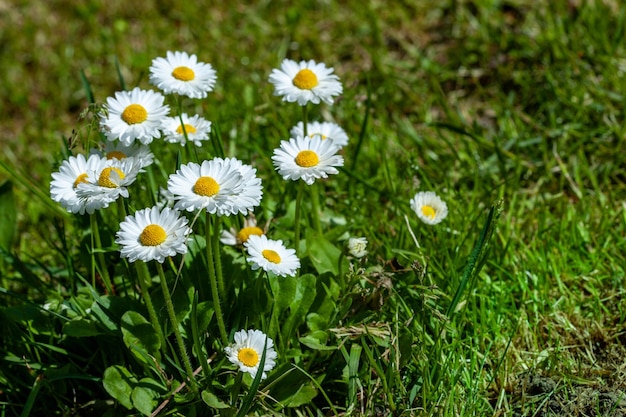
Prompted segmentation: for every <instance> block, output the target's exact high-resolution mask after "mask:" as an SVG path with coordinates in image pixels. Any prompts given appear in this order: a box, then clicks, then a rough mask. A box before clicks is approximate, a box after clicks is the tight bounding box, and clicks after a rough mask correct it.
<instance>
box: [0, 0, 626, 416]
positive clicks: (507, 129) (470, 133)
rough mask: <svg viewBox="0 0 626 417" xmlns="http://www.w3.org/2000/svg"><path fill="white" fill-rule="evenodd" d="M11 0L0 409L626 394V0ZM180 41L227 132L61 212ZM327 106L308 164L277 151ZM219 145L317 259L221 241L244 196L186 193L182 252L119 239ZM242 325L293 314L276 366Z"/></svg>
mask: <svg viewBox="0 0 626 417" xmlns="http://www.w3.org/2000/svg"><path fill="white" fill-rule="evenodd" d="M9 3H11V2H9ZM9 3H6V4H0V39H1V44H2V51H3V53H2V54H1V55H0V66H1V67H2V68H3V70H2V71H0V85H1V86H2V88H1V89H0V94H1V95H2V97H1V98H2V99H1V100H0V121H1V125H2V126H3V132H4V133H3V135H2V136H1V137H0V144H1V145H2V149H3V150H4V152H3V154H2V155H1V156H0V213H2V214H1V215H0V251H1V252H0V253H1V254H2V256H1V257H0V331H1V332H2V337H1V338H0V415H1V416H7V417H8V416H29V415H33V416H34V415H59V416H94V415H105V416H125V415H147V416H150V415H163V416H164V415H175V416H196V415H197V416H210V415H221V416H237V417H239V416H243V415H246V413H247V415H276V416H280V415H286V416H330V415H346V416H385V415H393V416H626V365H625V364H624V357H626V337H625V334H626V333H625V328H624V321H625V319H626V301H625V299H624V293H625V290H624V281H625V271H624V266H625V265H626V259H625V258H626V255H625V254H626V239H625V236H626V164H625V163H624V158H623V156H622V155H623V154H624V152H625V151H626V149H625V148H626V128H625V126H626V124H625V120H624V104H625V103H626V43H625V42H624V39H625V30H626V8H624V7H622V5H621V3H620V2H618V1H614V0H603V1H600V0H597V1H593V0H589V1H583V0H580V1H536V2H530V1H521V0H509V1H498V0H492V1H487V0H484V1H480V0H476V1H469V0H467V1H466V0H449V1H434V0H424V1H416V2H403V1H392V2H385V1H378V0H372V1H367V2H357V1H345V2H338V1H332V0H325V1H302V2H297V5H294V4H292V2H282V1H260V2H249V4H243V3H242V4H237V3H236V4H233V5H228V6H227V5H222V4H217V2H208V3H209V4H204V5H202V4H200V2H172V1H169V0H158V1H154V2H144V3H145V4H144V3H141V2H135V3H133V2H123V1H118V0H111V1H107V2H104V1H101V0H88V1H59V0H51V1H48V2H35V1H33V2H24V3H23V4H22V3H20V4H19V5H18V4H17V2H16V4H14V5H13V4H9ZM211 3H215V4H211ZM167 51H185V52H187V53H189V54H195V55H196V56H197V57H198V60H199V61H201V62H206V63H210V64H211V65H212V67H213V68H214V69H215V71H216V73H217V82H216V85H215V89H214V91H212V92H210V93H209V94H208V97H207V98H205V99H200V100H192V99H187V98H185V99H181V97H178V96H176V95H166V96H165V102H166V104H168V105H169V106H170V110H171V113H172V115H178V114H180V113H181V112H186V113H188V114H189V115H192V114H200V115H201V116H202V117H204V118H206V119H208V120H210V121H211V122H212V125H211V139H210V140H208V141H206V142H204V143H203V145H202V146H201V147H196V146H194V145H193V144H187V145H186V146H180V145H178V144H172V143H166V142H165V141H164V140H161V139H156V140H154V141H153V142H152V143H151V144H150V145H149V146H150V150H151V151H152V153H153V154H154V161H155V162H154V163H153V164H152V165H150V166H149V167H146V168H145V172H142V173H140V174H139V175H138V178H137V181H136V182H135V183H133V184H131V185H130V186H129V193H130V197H129V198H123V199H119V200H118V201H117V202H115V203H111V205H110V207H107V208H103V209H101V210H97V211H96V212H95V213H94V214H93V215H89V214H85V215H80V214H71V213H67V212H66V211H65V209H64V208H63V207H62V206H61V205H60V204H58V203H56V202H54V201H52V199H51V198H50V181H51V174H52V173H53V172H56V171H58V170H59V167H60V166H61V164H62V162H63V161H65V160H67V159H68V158H69V157H70V155H74V156H75V155H79V154H83V155H87V154H88V153H89V151H90V149H91V148H93V147H96V146H98V144H103V143H104V142H106V140H105V139H104V134H102V133H101V132H100V129H99V118H100V114H101V113H100V112H101V111H102V105H103V104H104V103H105V102H106V100H107V98H108V97H113V96H114V94H115V93H116V92H118V91H121V90H131V89H133V88H134V87H140V88H141V89H144V90H153V91H158V89H157V88H156V87H154V86H153V85H152V84H150V82H149V75H150V73H149V68H150V66H151V64H152V61H153V60H154V59H155V58H157V57H165V55H166V52H167ZM285 58H288V59H292V60H295V61H300V60H311V59H312V60H315V61H316V62H318V63H319V62H323V63H325V64H326V66H327V67H332V68H333V69H334V74H337V75H338V77H339V80H340V82H341V84H342V88H343V92H342V93H341V94H339V95H337V96H336V97H335V100H334V103H333V104H332V105H329V104H326V103H322V104H311V103H309V104H308V105H307V106H306V107H303V106H299V105H298V104H297V103H288V102H286V101H283V100H281V97H279V96H276V95H275V94H274V91H275V90H274V86H273V85H272V84H271V83H270V82H269V81H268V79H269V76H270V73H271V72H272V70H273V69H276V68H279V67H280V64H281V62H282V61H283V59H285ZM177 97H178V98H177ZM90 102H91V104H90ZM303 109H306V110H303ZM305 112H306V113H305ZM305 115H306V117H307V119H308V120H309V121H328V122H334V123H336V124H338V125H339V126H341V128H343V130H345V132H346V134H347V136H348V138H349V140H348V144H347V145H346V146H345V147H343V148H342V149H341V150H339V151H337V154H338V155H341V157H342V158H343V166H341V167H339V169H338V173H336V174H331V175H329V178H327V179H318V180H316V181H315V183H314V184H313V185H306V184H305V183H304V182H303V181H302V180H299V181H291V180H285V179H283V178H282V177H281V175H279V174H278V172H277V171H276V169H275V166H274V165H273V163H272V159H271V157H272V154H273V152H275V149H277V148H278V147H279V146H280V144H281V140H288V139H289V137H290V129H291V128H292V127H293V126H294V125H296V123H297V122H299V121H301V120H303V117H304V116H305ZM216 157H224V158H225V157H233V158H237V159H238V160H240V161H242V162H243V163H244V164H249V165H250V166H252V167H254V169H256V176H257V177H258V178H259V179H260V180H261V181H262V184H263V198H262V201H261V202H260V204H259V205H258V207H256V208H255V209H254V214H255V216H256V219H257V221H258V225H259V227H262V228H264V230H263V231H264V232H265V233H266V234H267V237H268V238H270V239H274V240H281V241H282V242H283V244H284V245H285V246H286V247H287V248H293V249H294V250H296V254H297V256H298V258H299V261H300V267H299V268H298V272H297V273H296V274H294V275H295V276H287V277H279V276H276V275H275V274H272V273H265V272H261V273H259V271H257V270H252V269H251V267H250V261H249V260H246V252H245V250H244V249H242V248H241V247H237V246H232V247H231V246H228V245H224V244H220V243H219V237H220V233H221V230H228V229H229V228H230V227H233V228H235V229H241V228H242V226H243V225H244V224H243V221H244V217H243V215H232V216H221V217H218V216H210V215H206V216H205V215H204V214H200V215H198V216H196V214H199V213H201V211H200V212H199V211H197V210H196V211H189V212H184V213H182V214H181V215H183V216H185V218H186V219H188V221H189V225H190V226H191V229H193V233H192V234H191V235H190V241H189V242H188V245H187V246H185V247H186V248H188V249H187V254H186V255H184V256H182V255H180V254H178V255H176V256H173V257H170V258H168V259H167V260H166V261H165V262H164V263H163V264H162V267H161V264H160V263H158V262H154V261H151V262H146V263H145V264H144V263H143V262H131V261H130V260H127V259H125V258H124V257H121V256H120V245H119V244H117V243H116V242H115V236H116V232H118V230H119V229H120V222H121V221H122V220H124V215H126V214H132V213H134V212H135V211H137V210H140V209H143V208H149V207H152V206H153V205H154V204H155V203H156V202H157V200H158V199H159V188H167V184H168V178H169V176H170V175H172V174H174V173H175V172H176V170H177V169H178V168H179V167H180V166H181V165H183V164H188V163H192V162H197V163H202V161H205V160H212V159H213V158H216ZM203 175H206V174H203ZM422 191H432V192H435V193H436V194H437V195H438V196H439V197H440V198H441V199H442V200H443V201H444V202H445V203H446V204H447V217H445V218H444V219H443V220H442V221H441V222H440V223H438V224H432V225H431V224H427V223H426V222H424V221H422V220H421V219H420V217H419V216H418V213H417V212H416V211H414V210H413V209H412V207H411V205H410V203H409V202H410V200H411V199H412V198H413V197H414V196H415V195H416V193H418V192H422ZM418 211H419V210H418ZM424 213H426V212H424ZM422 217H423V216H422ZM358 237H364V238H366V239H367V247H366V250H367V254H366V255H365V256H363V257H359V256H355V254H354V252H352V253H351V252H350V250H349V249H350V248H349V247H348V242H349V238H358ZM281 253H282V252H281ZM283 255H284V254H283ZM266 258H267V257H266ZM279 259H280V257H279ZM143 265H146V266H147V268H144V267H143ZM261 271H262V270H261ZM170 297H171V300H170ZM151 304H153V305H152V306H151ZM170 307H171V308H170ZM241 329H245V330H248V329H258V330H260V331H262V332H264V334H266V335H267V336H268V337H269V338H271V339H272V340H273V342H274V347H273V348H274V349H275V350H276V353H277V359H276V361H275V362H276V363H275V366H274V367H273V368H272V369H268V372H267V378H266V379H263V380H261V379H260V377H261V372H258V373H257V374H256V375H257V376H258V378H254V375H251V374H249V373H246V372H241V371H240V368H239V367H238V366H237V365H236V364H234V363H231V362H232V361H230V360H229V357H228V355H227V354H226V353H225V351H224V348H225V347H227V346H232V345H231V344H232V343H233V340H234V337H235V333H236V332H237V331H239V330H241ZM263 347H264V344H263V343H261V346H260V352H261V353H262V351H263V350H264V349H263ZM266 352H269V350H268V351H266ZM256 353H259V351H258V350H257V351H256ZM256 353H255V354H256ZM255 360H259V361H261V362H265V364H266V365H267V364H268V361H269V362H271V358H269V356H268V355H267V354H266V355H261V354H260V355H259V357H257V358H256V359H255ZM256 363H257V365H258V362H256ZM192 374H193V375H192Z"/></svg>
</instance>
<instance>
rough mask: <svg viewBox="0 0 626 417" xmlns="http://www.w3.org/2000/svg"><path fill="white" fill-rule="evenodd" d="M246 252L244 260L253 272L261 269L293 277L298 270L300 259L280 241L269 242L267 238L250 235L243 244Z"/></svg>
mask: <svg viewBox="0 0 626 417" xmlns="http://www.w3.org/2000/svg"><path fill="white" fill-rule="evenodd" d="M243 246H244V247H245V248H246V250H247V251H248V255H249V256H248V258H246V260H247V261H248V262H250V263H251V267H252V270H253V271H256V270H257V269H263V270H264V271H266V272H272V273H274V274H276V275H278V276H281V277H286V276H291V277H293V276H295V275H296V270H297V269H299V268H300V259H298V257H297V256H296V251H295V250H294V249H287V248H286V247H285V246H284V245H283V241H282V240H271V239H268V238H267V236H265V235H261V236H257V235H250V236H248V240H247V241H246V242H245V243H244V244H243Z"/></svg>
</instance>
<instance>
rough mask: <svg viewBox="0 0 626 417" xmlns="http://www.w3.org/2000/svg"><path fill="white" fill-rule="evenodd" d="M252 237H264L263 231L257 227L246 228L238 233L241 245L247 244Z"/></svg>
mask: <svg viewBox="0 0 626 417" xmlns="http://www.w3.org/2000/svg"><path fill="white" fill-rule="evenodd" d="M252 235H256V236H261V235H263V230H261V229H260V228H258V227H256V226H250V227H244V228H243V229H241V230H240V231H239V233H237V240H238V241H239V242H241V243H243V242H247V241H248V238H249V237H250V236H252Z"/></svg>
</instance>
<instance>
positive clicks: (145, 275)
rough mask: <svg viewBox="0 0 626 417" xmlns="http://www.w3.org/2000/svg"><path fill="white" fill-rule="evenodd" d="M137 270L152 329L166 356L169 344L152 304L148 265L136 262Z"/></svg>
mask: <svg viewBox="0 0 626 417" xmlns="http://www.w3.org/2000/svg"><path fill="white" fill-rule="evenodd" d="M135 269H136V270H137V276H138V277H139V287H140V288H141V295H142V297H143V300H144V302H145V303H146V308H147V309H148V316H149V317H150V323H152V328H153V329H154V332H155V333H156V334H157V337H158V338H159V343H160V344H161V353H162V354H163V355H164V356H165V349H166V348H167V342H166V341H165V336H164V335H163V330H162V329H161V325H160V323H159V317H158V316H157V313H156V310H155V309H154V304H152V297H150V288H148V282H150V273H149V271H148V265H146V263H145V262H141V261H139V262H135Z"/></svg>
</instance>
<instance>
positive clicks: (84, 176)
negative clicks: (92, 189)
mask: <svg viewBox="0 0 626 417" xmlns="http://www.w3.org/2000/svg"><path fill="white" fill-rule="evenodd" d="M81 182H87V174H86V173H82V174H80V175H79V176H78V177H76V180H75V181H74V188H76V187H78V184H80V183H81Z"/></svg>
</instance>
